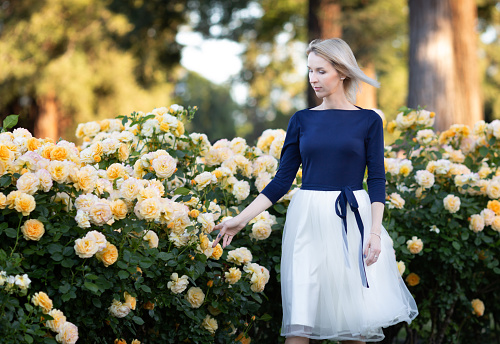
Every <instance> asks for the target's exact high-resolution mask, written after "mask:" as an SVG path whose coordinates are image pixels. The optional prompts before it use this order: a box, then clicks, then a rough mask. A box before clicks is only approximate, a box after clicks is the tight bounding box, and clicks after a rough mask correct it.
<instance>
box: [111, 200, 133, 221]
mask: <svg viewBox="0 0 500 344" xmlns="http://www.w3.org/2000/svg"><path fill="white" fill-rule="evenodd" d="M109 208H110V209H111V213H112V214H113V217H114V218H115V219H116V220H122V219H124V218H126V217H127V213H128V207H127V204H126V203H125V202H124V201H123V200H121V199H115V200H113V201H110V202H109Z"/></svg>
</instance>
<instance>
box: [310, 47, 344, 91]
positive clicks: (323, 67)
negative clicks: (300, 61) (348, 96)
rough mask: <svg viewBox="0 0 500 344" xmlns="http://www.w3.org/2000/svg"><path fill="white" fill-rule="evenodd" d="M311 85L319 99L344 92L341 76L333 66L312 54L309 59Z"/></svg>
mask: <svg viewBox="0 0 500 344" xmlns="http://www.w3.org/2000/svg"><path fill="white" fill-rule="evenodd" d="M307 67H308V69H309V83H310V84H311V86H312V88H313V89H314V92H315V93H316V96H317V97H318V98H321V99H322V98H326V97H328V96H330V95H332V94H334V93H337V92H344V88H343V85H342V80H340V78H341V77H343V76H341V75H340V74H339V73H338V72H337V70H336V69H335V68H334V67H333V65H332V64H331V63H330V62H328V61H327V60H325V59H324V58H322V57H321V56H318V55H316V54H315V53H314V52H311V53H310V54H309V56H308V57H307Z"/></svg>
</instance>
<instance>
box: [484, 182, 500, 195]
mask: <svg viewBox="0 0 500 344" xmlns="http://www.w3.org/2000/svg"><path fill="white" fill-rule="evenodd" d="M486 194H487V195H488V197H489V198H491V199H497V198H500V181H498V180H491V181H490V183H489V184H488V187H487V188H486Z"/></svg>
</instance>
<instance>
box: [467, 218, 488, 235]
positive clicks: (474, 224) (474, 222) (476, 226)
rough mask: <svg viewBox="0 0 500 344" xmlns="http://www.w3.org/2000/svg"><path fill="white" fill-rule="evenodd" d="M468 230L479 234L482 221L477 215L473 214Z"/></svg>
mask: <svg viewBox="0 0 500 344" xmlns="http://www.w3.org/2000/svg"><path fill="white" fill-rule="evenodd" d="M469 229H470V230H472V231H473V232H474V233H477V232H480V231H482V230H483V229H484V219H483V217H482V216H481V215H479V214H474V215H472V216H471V217H470V223H469Z"/></svg>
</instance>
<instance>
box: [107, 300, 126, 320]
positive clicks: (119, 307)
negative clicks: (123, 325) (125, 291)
mask: <svg viewBox="0 0 500 344" xmlns="http://www.w3.org/2000/svg"><path fill="white" fill-rule="evenodd" d="M108 310H109V314H111V315H112V316H114V317H116V318H124V317H126V316H127V315H128V314H129V313H130V307H129V305H128V304H126V303H121V302H120V301H118V300H113V303H111V306H109V308H108Z"/></svg>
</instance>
